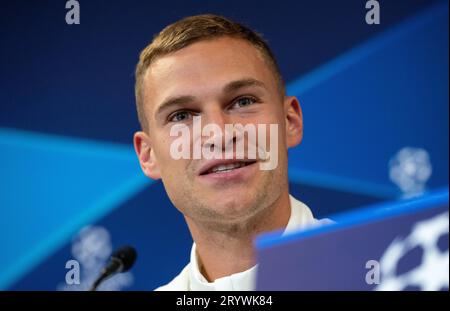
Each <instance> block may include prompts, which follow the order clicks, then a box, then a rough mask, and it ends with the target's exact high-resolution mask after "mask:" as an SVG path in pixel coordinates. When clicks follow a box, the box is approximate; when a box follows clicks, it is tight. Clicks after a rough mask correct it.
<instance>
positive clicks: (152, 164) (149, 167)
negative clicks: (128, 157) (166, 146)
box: [133, 131, 161, 180]
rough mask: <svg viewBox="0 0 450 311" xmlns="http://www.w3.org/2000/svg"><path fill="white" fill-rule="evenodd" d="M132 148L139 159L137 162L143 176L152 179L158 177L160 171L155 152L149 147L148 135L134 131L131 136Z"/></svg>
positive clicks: (159, 176)
mask: <svg viewBox="0 0 450 311" xmlns="http://www.w3.org/2000/svg"><path fill="white" fill-rule="evenodd" d="M133 142H134V150H135V151H136V154H137V157H138V159H139V164H140V165H141V169H142V171H143V172H144V174H145V176H147V177H149V178H152V179H155V180H156V179H160V178H161V173H160V171H159V168H158V164H157V161H156V157H155V153H154V150H153V148H152V147H151V141H150V137H149V136H148V135H147V134H146V133H145V132H142V131H140V132H136V133H135V134H134V137H133Z"/></svg>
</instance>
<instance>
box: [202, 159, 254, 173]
mask: <svg viewBox="0 0 450 311" xmlns="http://www.w3.org/2000/svg"><path fill="white" fill-rule="evenodd" d="M254 163H256V161H234V162H231V163H219V164H215V165H214V164H213V165H209V167H206V168H203V169H202V171H201V173H200V176H204V175H210V174H226V173H230V172H233V171H236V170H239V169H241V168H243V167H246V166H249V165H252V164H254Z"/></svg>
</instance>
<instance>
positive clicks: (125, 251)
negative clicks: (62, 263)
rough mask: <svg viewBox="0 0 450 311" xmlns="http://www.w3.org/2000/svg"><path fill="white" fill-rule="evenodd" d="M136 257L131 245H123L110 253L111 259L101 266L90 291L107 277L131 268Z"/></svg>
mask: <svg viewBox="0 0 450 311" xmlns="http://www.w3.org/2000/svg"><path fill="white" fill-rule="evenodd" d="M136 257H137V253H136V250H135V249H134V248H133V247H131V246H123V247H121V248H119V249H118V250H116V251H115V252H114V253H113V254H112V255H111V260H110V262H109V263H108V265H107V266H106V267H104V268H103V270H102V272H101V273H100V275H99V276H98V277H97V279H96V280H95V282H94V283H93V284H92V286H91V288H90V291H95V290H96V289H97V287H98V286H99V285H100V284H101V283H102V282H103V281H104V280H106V279H107V278H109V277H111V276H113V275H114V274H116V273H120V272H125V271H128V270H130V269H131V267H132V266H133V264H134V262H135V260H136Z"/></svg>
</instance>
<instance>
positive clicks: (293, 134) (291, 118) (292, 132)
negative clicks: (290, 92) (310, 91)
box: [284, 96, 303, 148]
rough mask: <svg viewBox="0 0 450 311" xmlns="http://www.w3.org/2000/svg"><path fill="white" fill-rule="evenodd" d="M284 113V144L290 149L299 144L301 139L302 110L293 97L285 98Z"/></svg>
mask: <svg viewBox="0 0 450 311" xmlns="http://www.w3.org/2000/svg"><path fill="white" fill-rule="evenodd" d="M284 113H285V117H286V143H287V146H288V148H292V147H295V146H297V145H298V144H300V142H301V141H302V139H303V115H302V109H301V107H300V103H299V102H298V99H297V98H296V97H295V96H286V97H285V99H284Z"/></svg>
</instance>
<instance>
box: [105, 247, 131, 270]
mask: <svg viewBox="0 0 450 311" xmlns="http://www.w3.org/2000/svg"><path fill="white" fill-rule="evenodd" d="M111 257H112V258H116V259H118V260H120V262H121V263H122V270H121V271H120V272H125V271H128V270H130V269H131V267H132V266H133V264H134V262H135V261H136V257H137V253H136V250H135V249H134V248H133V247H131V246H123V247H121V248H119V249H118V250H117V251H115V252H114V254H112V256H111Z"/></svg>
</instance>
